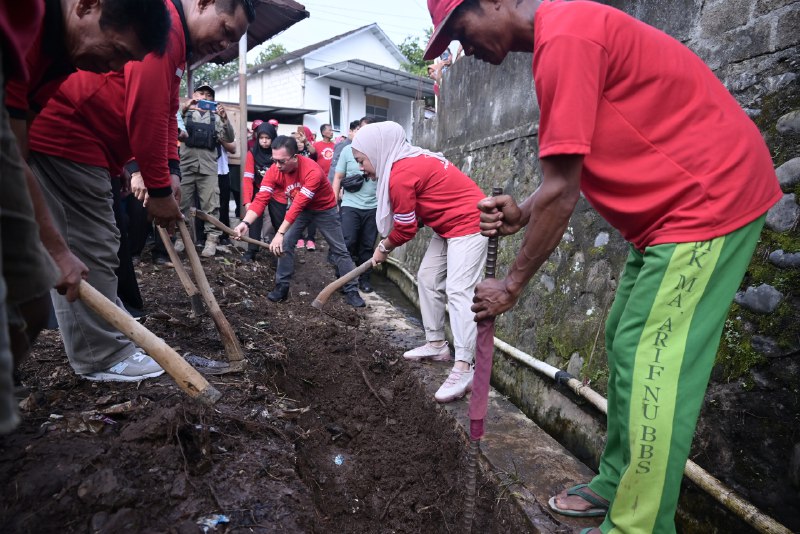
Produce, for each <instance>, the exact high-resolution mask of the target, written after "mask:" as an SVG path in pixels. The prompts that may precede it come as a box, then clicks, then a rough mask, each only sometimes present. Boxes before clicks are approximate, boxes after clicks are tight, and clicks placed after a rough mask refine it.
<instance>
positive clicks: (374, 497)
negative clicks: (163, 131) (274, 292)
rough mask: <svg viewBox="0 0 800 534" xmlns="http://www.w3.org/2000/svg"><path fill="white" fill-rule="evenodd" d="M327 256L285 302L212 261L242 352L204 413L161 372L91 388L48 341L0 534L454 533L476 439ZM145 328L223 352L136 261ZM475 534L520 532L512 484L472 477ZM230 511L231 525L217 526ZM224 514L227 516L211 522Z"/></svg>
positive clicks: (0, 458) (311, 259) (238, 267)
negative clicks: (330, 290)
mask: <svg viewBox="0 0 800 534" xmlns="http://www.w3.org/2000/svg"><path fill="white" fill-rule="evenodd" d="M325 256H326V250H325V249H324V248H323V250H321V251H317V252H316V253H310V252H301V253H299V254H298V259H299V260H300V261H299V262H298V264H297V272H296V274H295V281H294V283H293V285H292V292H291V294H290V298H289V301H288V302H286V303H282V304H274V303H272V302H269V301H268V300H267V298H266V294H267V292H268V291H269V290H270V289H271V288H272V285H273V282H272V280H273V276H274V268H273V265H271V263H270V262H269V261H261V262H258V263H256V264H251V265H246V264H242V263H241V262H240V261H239V260H240V258H241V256H240V254H238V253H236V252H232V253H231V254H230V255H228V256H225V257H222V258H215V259H214V260H203V261H204V264H205V267H206V273H207V275H208V278H209V280H210V282H211V284H212V287H213V288H214V292H215V294H216V295H217V299H218V301H219V303H220V306H221V308H222V310H223V311H224V313H225V315H226V317H227V318H228V320H229V321H230V322H231V324H232V325H233V327H234V329H235V330H236V332H237V334H238V336H239V338H240V340H241V342H242V346H243V347H244V349H245V352H246V358H247V361H248V366H247V368H246V370H245V371H244V372H241V373H235V374H225V375H217V376H209V377H208V378H209V381H210V382H211V383H212V384H213V385H214V386H215V387H216V388H217V389H219V390H220V391H221V392H222V394H223V398H222V400H221V401H220V402H218V403H217V404H216V405H215V406H214V407H213V408H207V407H203V406H200V405H198V404H196V403H195V402H193V401H191V400H190V399H189V398H188V397H187V396H186V395H184V394H183V393H182V392H181V391H180V390H179V389H178V388H177V386H176V385H175V384H174V382H173V381H172V380H171V379H170V378H169V377H168V376H166V375H164V376H162V377H160V378H157V379H152V380H147V381H144V382H141V383H134V384H119V383H92V382H89V381H86V380H83V379H81V378H79V377H77V376H76V375H75V374H74V373H73V372H72V370H71V368H70V367H69V365H68V363H67V360H66V357H65V355H64V351H63V347H62V345H61V340H60V337H59V334H58V333H57V332H53V331H48V332H45V333H44V334H43V335H42V336H41V338H40V340H39V341H38V343H37V345H36V347H35V350H34V351H33V354H32V356H31V358H30V359H29V360H28V361H27V362H25V364H23V366H22V368H21V370H20V371H21V372H20V378H21V380H22V383H23V385H24V387H25V390H24V392H21V395H20V397H21V398H23V399H24V400H22V407H23V409H24V422H23V424H22V426H21V427H20V429H19V430H18V431H17V432H16V433H14V434H12V435H10V436H6V437H2V438H0V480H2V487H3V489H2V492H0V532H4V533H36V534H45V533H50V532H58V533H73V532H74V533H86V532H92V533H129V532H130V533H135V532H146V533H167V532H170V533H181V534H188V533H195V532H202V531H203V530H202V528H201V527H200V526H199V524H198V523H199V522H202V521H204V520H205V521H206V522H207V523H208V524H214V523H216V527H215V528H216V530H211V529H209V530H208V531H209V532H220V533H233V532H237V533H242V532H256V533H265V532H281V533H284V534H291V533H296V532H352V533H361V532H363V533H367V532H369V533H375V532H426V533H437V532H442V533H449V532H459V531H460V527H461V520H462V516H463V514H464V509H463V502H464V499H465V495H464V486H465V476H466V469H465V466H466V456H467V455H466V438H465V436H464V435H463V434H462V433H461V431H460V430H458V429H457V428H456V426H455V425H454V423H453V421H452V420H451V419H449V418H448V417H447V416H446V415H445V414H443V412H442V411H441V410H439V409H437V407H436V403H435V402H434V401H433V399H431V398H430V397H429V396H428V395H426V394H425V393H424V392H423V391H422V388H421V387H420V386H419V385H418V384H417V382H416V381H415V380H414V378H413V376H412V373H411V372H410V370H409V367H408V364H407V363H406V362H405V361H403V359H402V357H401V353H402V351H403V350H404V347H400V346H398V345H396V344H392V343H391V342H389V341H387V338H386V336H384V335H383V333H382V332H381V331H380V330H379V329H378V328H377V327H375V326H370V323H369V322H368V321H367V318H366V314H368V313H369V308H367V309H366V310H354V309H353V308H350V307H348V306H346V305H345V304H344V303H343V302H342V300H341V297H340V296H338V295H337V296H335V297H334V299H333V300H332V302H331V303H330V304H329V306H328V307H327V308H326V310H327V311H328V313H329V314H330V315H325V314H321V313H320V312H319V311H317V310H315V309H314V308H312V307H311V306H310V302H311V301H312V300H313V298H314V296H316V294H317V292H318V291H319V290H320V289H322V287H324V285H325V284H326V283H328V282H330V281H332V280H333V278H334V276H333V273H332V270H331V269H330V268H329V267H328V265H327V264H326V263H325V262H324V258H325ZM137 270H138V271H137V272H138V276H139V283H140V286H141V289H142V293H143V296H144V299H145V302H146V306H147V310H146V311H147V314H148V315H147V316H146V317H145V318H143V319H142V321H143V323H144V324H145V325H146V326H147V327H148V328H149V329H151V330H152V331H154V332H155V333H156V334H157V335H159V336H162V337H163V338H164V339H165V340H166V341H167V342H168V343H169V344H170V345H171V346H172V347H174V348H175V349H176V350H177V351H178V352H179V353H180V354H186V353H190V354H196V355H201V356H204V357H209V358H214V359H217V360H224V359H225V354H224V349H223V347H222V344H221V343H220V341H219V338H218V335H217V332H216V330H215V328H214V326H213V323H212V322H211V320H210V319H209V318H208V317H207V316H204V317H200V318H195V317H193V316H192V315H191V310H190V307H189V303H188V300H187V298H186V296H185V293H183V290H182V288H181V286H180V284H179V281H178V279H177V277H176V275H175V273H174V271H173V270H172V269H169V268H164V269H159V268H156V267H154V266H153V265H152V264H150V263H143V264H141V265H140V266H139V267H138V268H137ZM478 484H479V495H478V496H479V501H478V505H477V506H476V510H475V514H476V518H475V523H474V527H473V532H481V533H488V532H526V531H528V530H529V527H528V525H527V523H526V521H525V520H524V519H523V518H522V517H521V515H520V514H519V512H518V511H517V510H516V508H515V507H514V505H513V504H512V503H511V502H510V501H509V498H508V497H509V490H508V487H502V486H498V485H497V484H495V483H494V482H493V481H492V480H491V477H489V478H488V479H487V476H485V475H484V474H481V476H480V478H479V483H478ZM219 516H224V517H219ZM220 519H222V520H227V522H218V521H219V520H220Z"/></svg>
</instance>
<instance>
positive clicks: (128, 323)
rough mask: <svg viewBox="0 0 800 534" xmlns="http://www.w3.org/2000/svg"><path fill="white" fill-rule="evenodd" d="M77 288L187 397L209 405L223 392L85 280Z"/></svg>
mask: <svg viewBox="0 0 800 534" xmlns="http://www.w3.org/2000/svg"><path fill="white" fill-rule="evenodd" d="M78 291H79V295H80V298H81V300H82V301H83V302H84V303H85V304H86V305H87V306H89V307H90V308H91V309H92V310H94V312H95V313H96V314H97V315H99V316H100V317H102V318H103V319H105V320H106V321H108V322H109V323H111V324H112V325H114V327H115V328H117V329H118V330H119V331H120V332H122V333H123V334H124V335H125V336H126V337H128V338H129V339H131V340H132V341H133V342H134V343H136V344H137V345H138V346H140V347H141V348H143V349H144V350H145V351H146V352H147V354H149V355H150V356H151V357H152V358H153V359H154V360H155V361H156V362H158V364H159V365H160V366H161V367H163V368H164V370H165V371H166V372H167V373H168V374H169V376H171V377H172V378H173V379H174V380H175V382H176V383H177V384H178V386H179V387H180V388H181V389H182V390H183V391H185V392H186V393H187V394H188V395H189V396H190V397H193V398H195V399H197V400H199V401H200V402H202V403H204V404H209V405H210V404H214V403H215V402H217V401H218V400H219V399H220V397H222V394H221V393H220V392H219V391H217V390H216V389H215V388H214V386H212V385H211V384H209V383H208V381H206V379H205V378H203V377H202V375H200V373H198V372H197V371H196V370H195V368H194V367H192V366H191V365H189V364H188V363H187V362H186V360H184V359H183V358H181V357H180V355H179V354H178V353H177V352H175V351H174V350H172V347H170V346H169V345H167V344H166V343H165V342H164V340H163V339H161V338H160V337H158V336H157V335H155V334H154V333H152V332H151V331H150V330H148V329H147V328H145V327H144V326H142V325H141V324H139V323H138V322H136V320H135V319H134V318H133V317H131V316H130V315H128V314H127V313H125V312H124V311H122V310H121V309H120V308H118V307H117V306H116V305H114V303H113V302H111V301H110V300H108V299H107V298H106V297H104V296H103V294H102V293H100V292H99V291H97V290H96V289H95V288H93V287H92V286H90V285H89V284H88V283H87V282H86V281H81V285H80V288H79V290H78Z"/></svg>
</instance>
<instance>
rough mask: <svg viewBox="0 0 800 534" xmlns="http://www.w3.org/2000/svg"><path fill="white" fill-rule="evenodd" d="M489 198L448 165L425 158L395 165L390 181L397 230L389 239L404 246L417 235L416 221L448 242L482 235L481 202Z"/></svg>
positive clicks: (445, 162) (466, 177) (403, 161)
mask: <svg viewBox="0 0 800 534" xmlns="http://www.w3.org/2000/svg"><path fill="white" fill-rule="evenodd" d="M485 197H486V195H485V194H484V193H483V191H481V188H480V187H478V185H477V184H476V183H475V182H473V181H472V179H471V178H470V177H469V176H467V175H466V174H464V173H463V172H461V171H460V170H459V169H458V167H456V166H455V165H453V164H452V163H450V162H449V161H444V162H443V161H441V160H439V159H437V158H432V157H430V156H426V155H422V156H416V157H413V158H405V159H401V160H399V161H396V162H395V163H394V165H392V173H391V175H390V177H389V199H390V201H391V204H392V212H393V213H394V227H393V228H392V231H391V233H389V239H391V241H392V243H394V244H395V245H398V246H399V245H402V244H403V243H405V242H407V241H409V240H411V239H412V238H413V237H414V236H415V235H416V234H417V228H418V224H417V221H418V220H419V221H422V224H424V225H425V226H429V227H430V228H431V229H432V230H433V231H434V232H436V233H437V234H439V235H440V236H441V237H444V238H445V239H447V238H451V237H463V236H465V235H471V234H476V233H478V232H480V227H479V223H480V212H479V211H478V201H480V200H481V199H483V198H485Z"/></svg>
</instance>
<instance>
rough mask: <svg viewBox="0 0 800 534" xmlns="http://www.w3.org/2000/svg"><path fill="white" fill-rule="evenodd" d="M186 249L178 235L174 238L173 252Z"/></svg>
mask: <svg viewBox="0 0 800 534" xmlns="http://www.w3.org/2000/svg"><path fill="white" fill-rule="evenodd" d="M184 250H186V247H185V246H184V244H183V239H181V238H180V237H179V238H178V239H176V240H175V252H183V251H184Z"/></svg>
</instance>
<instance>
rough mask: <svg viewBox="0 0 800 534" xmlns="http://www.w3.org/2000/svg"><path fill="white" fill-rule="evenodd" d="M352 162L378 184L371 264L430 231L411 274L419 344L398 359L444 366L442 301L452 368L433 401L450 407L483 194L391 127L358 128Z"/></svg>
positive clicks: (481, 254)
mask: <svg viewBox="0 0 800 534" xmlns="http://www.w3.org/2000/svg"><path fill="white" fill-rule="evenodd" d="M353 156H354V157H355V159H356V161H357V162H358V163H359V164H360V165H361V168H362V169H363V171H364V174H365V175H366V176H367V177H368V178H371V179H376V180H377V181H378V188H377V189H378V191H377V194H378V209H377V213H376V219H377V223H378V231H379V232H380V234H381V236H387V237H385V238H384V239H383V240H382V241H381V242H380V244H379V245H378V248H377V249H376V250H375V253H374V255H373V256H372V259H373V260H374V261H375V263H381V262H383V261H385V260H386V258H387V256H388V254H389V252H391V251H392V250H393V249H394V248H396V247H399V246H400V245H402V244H404V243H405V242H407V241H409V240H411V239H412V238H413V237H414V236H415V235H416V233H417V229H418V228H419V227H420V223H421V225H424V226H428V227H430V228H431V229H432V230H433V231H434V235H433V237H432V238H431V242H430V245H429V246H428V250H427V251H426V252H425V257H424V258H423V259H422V263H421V264H420V267H419V272H418V273H417V281H418V285H419V301H420V309H421V312H422V323H423V325H424V326H425V338H426V340H427V343H426V344H425V345H423V346H421V347H417V348H416V349H413V350H410V351H408V352H406V353H405V354H404V355H403V356H404V357H405V358H406V359H408V360H421V359H424V358H431V359H434V360H449V359H450V348H449V347H448V345H447V341H445V333H444V321H445V302H447V303H448V304H449V306H450V327H451V329H452V331H453V342H454V345H455V354H456V362H455V365H454V366H453V370H452V371H451V372H450V375H449V376H448V377H447V380H446V381H445V383H444V384H443V385H442V386H441V387H440V388H439V390H438V391H437V392H436V400H437V401H439V402H450V401H452V400H454V399H457V398H460V397H463V396H464V395H465V394H466V393H467V392H468V391H470V390H471V388H472V377H473V363H474V360H475V338H476V335H477V328H476V324H475V321H474V320H473V317H474V314H473V313H472V311H471V310H470V306H472V297H473V296H474V293H475V285H477V283H478V282H479V281H480V278H481V274H482V271H483V266H484V263H485V262H486V247H487V242H488V241H487V239H486V238H485V237H483V236H481V234H480V228H479V226H478V225H479V222H480V213H479V211H478V208H477V204H478V201H480V200H481V199H483V198H485V196H486V195H484V193H483V192H482V191H481V189H480V188H479V187H478V186H477V185H476V184H475V182H473V181H472V180H471V179H470V178H469V177H468V176H466V175H465V174H464V173H462V172H461V171H460V170H459V169H458V168H457V167H456V166H455V165H453V164H452V163H450V162H449V161H447V160H446V159H445V158H444V156H442V155H441V154H436V153H433V152H429V151H427V150H423V149H421V148H419V147H416V146H413V145H411V144H409V143H408V142H407V141H406V139H405V131H404V130H403V128H402V127H401V126H400V125H399V124H397V123H396V122H381V123H376V124H369V125H367V126H364V127H363V128H361V129H360V130H359V132H358V133H357V134H356V136H355V139H353Z"/></svg>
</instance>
